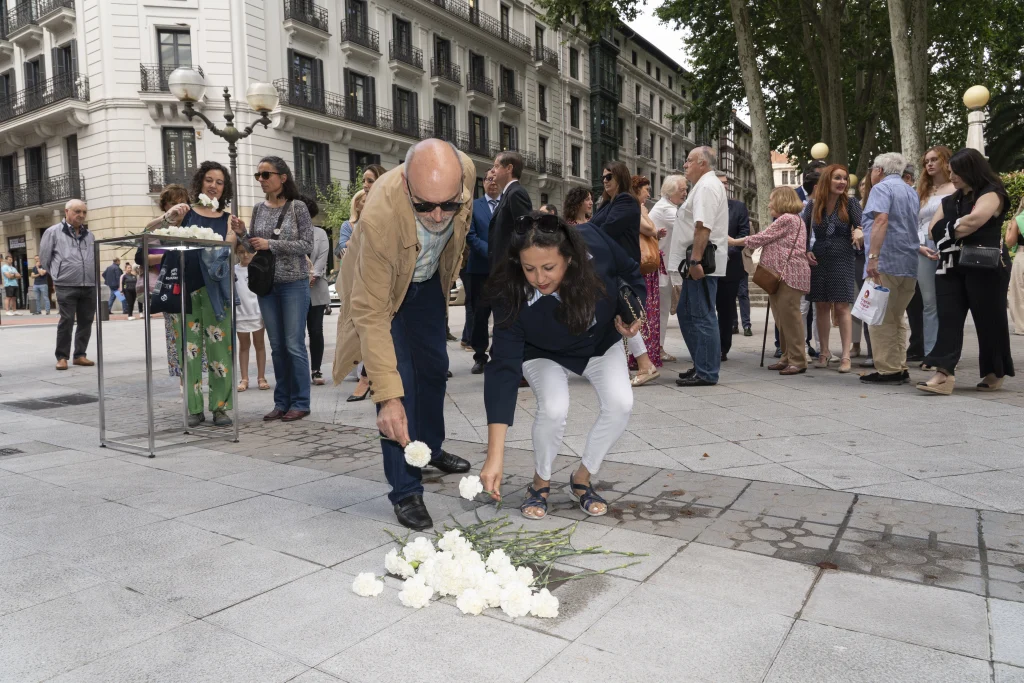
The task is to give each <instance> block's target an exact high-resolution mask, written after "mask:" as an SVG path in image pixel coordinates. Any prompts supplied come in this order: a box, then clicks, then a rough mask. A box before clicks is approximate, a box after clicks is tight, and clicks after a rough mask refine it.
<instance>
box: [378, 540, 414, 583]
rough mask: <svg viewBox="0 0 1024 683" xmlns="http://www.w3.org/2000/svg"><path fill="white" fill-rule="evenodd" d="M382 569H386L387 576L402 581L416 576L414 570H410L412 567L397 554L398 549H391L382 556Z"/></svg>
mask: <svg viewBox="0 0 1024 683" xmlns="http://www.w3.org/2000/svg"><path fill="white" fill-rule="evenodd" d="M384 568H385V569H387V571H388V574H393V575H394V576H399V577H401V578H403V579H408V578H410V577H412V576H415V574H416V570H415V569H413V568H412V565H411V564H409V562H408V561H407V560H406V559H405V558H404V557H402V556H401V555H399V554H398V548H392V549H391V550H390V551H389V552H388V554H387V555H385V556H384Z"/></svg>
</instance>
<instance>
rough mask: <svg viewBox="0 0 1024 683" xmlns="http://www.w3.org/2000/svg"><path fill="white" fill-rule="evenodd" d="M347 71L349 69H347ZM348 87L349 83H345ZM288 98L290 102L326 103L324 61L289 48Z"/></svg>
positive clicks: (309, 104) (318, 105)
mask: <svg viewBox="0 0 1024 683" xmlns="http://www.w3.org/2000/svg"><path fill="white" fill-rule="evenodd" d="M346 71H347V70H346ZM343 85H344V86H345V87H346V88H347V86H348V83H347V82H346V83H344V84H343ZM288 90H289V93H288V98H289V100H292V101H291V102H290V104H295V105H299V106H304V107H313V108H321V107H323V104H324V63H323V62H322V61H321V60H319V59H315V58H314V57H307V56H306V55H304V54H302V53H300V52H296V51H295V50H291V49H289V50H288Z"/></svg>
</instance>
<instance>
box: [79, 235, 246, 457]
mask: <svg viewBox="0 0 1024 683" xmlns="http://www.w3.org/2000/svg"><path fill="white" fill-rule="evenodd" d="M154 242H159V246H160V248H163V249H165V250H168V251H177V252H178V254H179V255H180V266H179V277H178V281H179V282H180V283H181V335H180V340H179V341H180V342H181V347H180V349H179V353H178V360H179V363H180V365H181V370H182V376H181V382H182V387H183V388H184V391H189V384H188V363H187V362H186V355H185V306H186V302H187V299H186V297H187V296H189V293H188V291H187V290H186V288H185V252H186V251H189V250H191V249H197V248H202V247H219V248H221V249H228V274H227V277H228V279H229V283H230V286H229V290H230V295H229V300H228V301H227V302H225V304H226V305H227V306H230V307H231V330H230V331H229V334H230V335H231V336H232V339H231V344H230V346H231V404H232V409H231V413H232V415H231V418H232V426H231V429H230V430H226V429H223V428H217V427H189V426H188V398H187V396H185V395H184V392H182V427H183V433H185V434H196V435H200V437H201V438H198V439H190V440H188V441H185V442H178V443H173V444H167V445H164V446H157V445H156V431H155V427H154V423H153V331H152V328H151V324H152V321H151V319H150V317H149V304H150V300H151V295H152V292H151V291H150V288H149V250H150V248H151V247H152V246H153V243H154ZM102 245H112V246H118V245H120V246H126V247H135V248H136V249H138V248H141V249H142V250H143V259H142V260H143V263H145V264H146V265H145V266H144V267H143V270H144V274H143V285H144V295H143V297H142V302H143V303H142V306H143V314H142V315H143V320H144V321H145V340H146V342H145V345H146V426H147V430H146V434H145V436H147V437H148V447H142V446H138V445H136V444H134V443H128V442H127V441H121V440H115V439H108V438H107V426H106V422H107V420H106V395H105V388H104V380H103V321H102V316H101V315H97V316H96V370H97V375H98V377H99V411H100V415H99V418H100V419H99V428H100V446H101V447H103V448H108V447H109V448H113V449H115V450H119V451H124V452H126V453H137V454H140V455H142V454H145V455H148V456H149V457H150V458H153V457H156V454H157V452H158V451H163V450H169V449H173V448H181V447H183V446H186V445H191V444H194V443H199V442H202V441H210V440H226V441H231V442H233V443H238V429H239V428H238V384H237V383H236V382H235V377H237V376H238V349H237V347H238V345H237V344H236V343H235V340H234V336H235V252H234V249H231V247H230V246H229V245H227V244H225V243H224V242H221V241H215V240H197V239H185V238H179V237H166V236H164V235H153V234H150V233H144V234H141V235H129V236H126V237H112V238H108V239H103V240H96V242H95V247H94V256H95V262H96V264H97V267H98V264H99V263H100V246H102ZM102 298H103V293H102V290H101V288H100V287H96V310H97V313H98V312H99V311H100V302H101V300H102ZM200 381H202V377H200ZM141 436H143V435H141V434H140V435H137V436H136V437H135V438H139V437H141ZM126 438H132V437H126Z"/></svg>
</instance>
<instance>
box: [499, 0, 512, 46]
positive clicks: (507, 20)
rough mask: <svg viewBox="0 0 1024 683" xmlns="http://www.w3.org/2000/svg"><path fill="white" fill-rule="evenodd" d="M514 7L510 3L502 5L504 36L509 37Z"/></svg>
mask: <svg viewBox="0 0 1024 683" xmlns="http://www.w3.org/2000/svg"><path fill="white" fill-rule="evenodd" d="M511 15H512V9H511V8H510V7H509V6H508V5H502V6H501V35H502V37H503V38H505V39H508V29H509V27H510V26H511V24H512V21H511Z"/></svg>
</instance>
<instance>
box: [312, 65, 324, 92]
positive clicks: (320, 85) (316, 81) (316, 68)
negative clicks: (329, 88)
mask: <svg viewBox="0 0 1024 683" xmlns="http://www.w3.org/2000/svg"><path fill="white" fill-rule="evenodd" d="M313 87H314V88H316V89H317V95H316V99H317V100H318V101H319V100H322V99H323V97H324V61H323V60H322V59H316V60H313Z"/></svg>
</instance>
